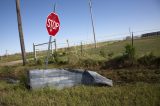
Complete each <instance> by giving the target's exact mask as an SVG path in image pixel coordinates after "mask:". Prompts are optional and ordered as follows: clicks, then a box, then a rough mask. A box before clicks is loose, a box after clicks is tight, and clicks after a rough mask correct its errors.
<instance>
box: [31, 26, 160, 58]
mask: <svg viewBox="0 0 160 106" xmlns="http://www.w3.org/2000/svg"><path fill="white" fill-rule="evenodd" d="M157 30H159V29H151V30H143V31H135V32H133V34H134V37H133V39H139V38H141V36H142V34H143V33H148V32H151V31H152V32H155V31H157ZM121 40H131V33H130V32H128V33H120V34H111V35H108V36H101V37H99V38H98V39H97V48H99V47H101V46H106V45H108V44H111V43H114V42H118V41H121ZM92 48H95V46H94V42H93V41H92V40H86V41H85V40H84V41H79V42H70V41H69V40H68V39H67V40H66V42H63V43H59V42H56V40H55V39H54V40H53V41H52V42H51V48H50V54H51V55H53V54H54V52H56V51H59V50H60V51H62V52H68V50H69V51H70V52H73V53H75V54H82V52H85V51H87V50H88V49H92ZM47 50H48V42H46V43H42V44H33V53H34V58H35V59H37V58H38V57H40V56H44V54H47Z"/></svg>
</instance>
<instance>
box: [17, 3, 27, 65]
mask: <svg viewBox="0 0 160 106" xmlns="http://www.w3.org/2000/svg"><path fill="white" fill-rule="evenodd" d="M16 10H17V21H18V30H19V38H20V45H21V52H22V59H23V65H26V52H25V45H24V38H23V31H22V21H21V14H20V2H19V0H16Z"/></svg>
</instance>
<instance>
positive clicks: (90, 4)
mask: <svg viewBox="0 0 160 106" xmlns="http://www.w3.org/2000/svg"><path fill="white" fill-rule="evenodd" d="M89 7H90V14H91V21H92V28H93V36H94V44H95V48H96V47H97V44H96V34H95V28H94V22H93V15H92V3H91V0H89Z"/></svg>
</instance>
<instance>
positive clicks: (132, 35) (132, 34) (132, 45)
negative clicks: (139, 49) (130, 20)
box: [132, 32, 134, 47]
mask: <svg viewBox="0 0 160 106" xmlns="http://www.w3.org/2000/svg"><path fill="white" fill-rule="evenodd" d="M133 39H134V38H133V32H132V47H133Z"/></svg>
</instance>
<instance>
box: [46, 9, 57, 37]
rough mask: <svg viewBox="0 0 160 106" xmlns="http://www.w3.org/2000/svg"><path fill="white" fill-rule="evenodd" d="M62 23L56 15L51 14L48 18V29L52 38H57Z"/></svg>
mask: <svg viewBox="0 0 160 106" xmlns="http://www.w3.org/2000/svg"><path fill="white" fill-rule="evenodd" d="M59 27H60V21H59V18H58V15H57V14H56V13H53V12H52V13H50V14H49V15H48V17H47V22H46V28H47V31H48V34H49V35H50V36H55V35H56V33H57V32H58V31H59Z"/></svg>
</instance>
